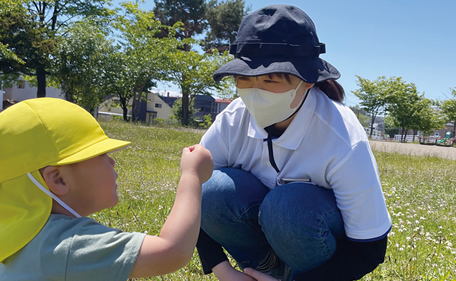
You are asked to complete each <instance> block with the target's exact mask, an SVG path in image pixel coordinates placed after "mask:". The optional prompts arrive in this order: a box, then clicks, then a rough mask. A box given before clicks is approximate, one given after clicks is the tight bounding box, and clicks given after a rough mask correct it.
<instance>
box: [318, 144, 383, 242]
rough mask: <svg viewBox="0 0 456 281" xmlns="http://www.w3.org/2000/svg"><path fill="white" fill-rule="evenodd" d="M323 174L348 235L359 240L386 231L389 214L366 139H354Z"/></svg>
mask: <svg viewBox="0 0 456 281" xmlns="http://www.w3.org/2000/svg"><path fill="white" fill-rule="evenodd" d="M326 176H327V178H328V182H329V185H330V186H331V187H332V189H333V190H334V195H335V197H336V202H337V207H338V208H339V209H340V211H341V214H342V218H343V220H344V226H345V232H346V235H347V237H348V238H349V239H351V240H354V241H360V242H362V241H366V240H367V241H368V240H369V239H372V238H376V237H382V236H383V235H385V234H386V233H388V231H389V229H390V228H391V218H390V216H389V213H388V210H387V208H386V203H385V198H384V196H383V191H382V188H381V184H380V177H379V174H378V168H377V164H376V162H375V158H374V156H373V154H372V151H371V150H370V147H369V143H368V141H361V142H359V143H357V144H356V145H355V146H354V147H353V148H352V149H351V150H350V152H349V153H348V154H347V155H346V156H345V157H344V158H343V159H342V160H341V161H339V162H338V163H336V164H335V165H332V166H330V167H329V168H328V172H327V175H326Z"/></svg>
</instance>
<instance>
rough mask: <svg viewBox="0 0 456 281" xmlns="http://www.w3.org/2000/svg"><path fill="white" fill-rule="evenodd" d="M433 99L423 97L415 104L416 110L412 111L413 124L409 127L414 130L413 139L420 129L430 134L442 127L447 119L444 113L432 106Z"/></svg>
mask: <svg viewBox="0 0 456 281" xmlns="http://www.w3.org/2000/svg"><path fill="white" fill-rule="evenodd" d="M432 104H433V101H432V100H430V99H427V98H424V97H422V99H421V100H419V101H418V102H417V103H416V104H414V108H415V111H414V112H412V118H411V124H410V125H409V128H410V129H412V130H413V140H412V141H415V135H416V134H417V132H418V131H422V132H423V134H426V135H427V134H429V133H430V132H432V131H433V130H434V129H440V128H442V127H443V126H444V124H445V121H444V118H442V115H441V114H440V113H439V112H438V111H436V110H435V109H434V108H432Z"/></svg>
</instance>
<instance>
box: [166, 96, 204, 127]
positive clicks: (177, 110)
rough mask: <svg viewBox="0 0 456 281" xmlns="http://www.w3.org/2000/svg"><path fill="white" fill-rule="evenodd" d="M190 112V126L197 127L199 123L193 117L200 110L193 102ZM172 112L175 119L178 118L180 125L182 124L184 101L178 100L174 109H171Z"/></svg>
mask: <svg viewBox="0 0 456 281" xmlns="http://www.w3.org/2000/svg"><path fill="white" fill-rule="evenodd" d="M189 111H190V116H189V118H188V125H190V126H196V124H197V122H196V119H195V117H193V115H194V114H196V113H197V112H198V109H196V108H195V107H193V101H192V102H190V107H189ZM171 112H172V113H173V116H174V118H176V119H177V120H178V121H179V122H180V123H182V99H177V100H175V101H174V104H173V107H172V108H171Z"/></svg>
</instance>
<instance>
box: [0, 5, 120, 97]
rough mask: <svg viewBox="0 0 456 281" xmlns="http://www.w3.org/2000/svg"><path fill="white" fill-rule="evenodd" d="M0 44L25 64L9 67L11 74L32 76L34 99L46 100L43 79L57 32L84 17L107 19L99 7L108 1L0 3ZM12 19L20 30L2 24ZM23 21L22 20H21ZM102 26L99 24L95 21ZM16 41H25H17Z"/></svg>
mask: <svg viewBox="0 0 456 281" xmlns="http://www.w3.org/2000/svg"><path fill="white" fill-rule="evenodd" d="M1 1H2V2H1V6H2V7H5V9H2V10H1V11H0V19H2V21H1V23H0V24H2V26H1V29H0V30H2V31H5V30H6V31H7V34H1V35H0V42H1V43H3V44H8V45H9V47H10V48H11V50H14V53H15V54H16V55H17V56H18V57H19V58H20V59H22V60H23V61H24V62H25V65H24V66H17V65H11V66H10V68H11V70H10V71H11V72H15V73H25V74H31V73H34V75H35V76H36V81H37V86H38V90H37V96H38V97H44V96H46V76H47V74H48V70H49V68H50V64H51V59H50V54H52V53H53V52H54V51H55V48H56V41H57V40H58V38H59V37H60V36H61V34H59V32H60V31H61V29H63V28H64V27H65V26H67V25H68V24H69V23H70V22H71V21H73V20H75V19H79V18H81V17H86V16H98V17H107V16H109V15H110V13H111V12H110V10H109V9H107V8H105V7H103V6H104V5H105V4H106V3H108V2H109V0H90V1H89V0H45V1H32V0H15V1H11V0H1ZM10 19H14V23H15V24H19V25H20V26H22V28H17V29H16V28H11V27H14V26H15V25H14V24H12V25H9V26H8V25H7V24H5V22H6V21H8V20H10ZM22 19H23V20H22ZM97 22H102V21H97ZM18 38H25V39H26V41H24V40H18Z"/></svg>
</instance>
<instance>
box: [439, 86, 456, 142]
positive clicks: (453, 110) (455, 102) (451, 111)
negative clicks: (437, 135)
mask: <svg viewBox="0 0 456 281" xmlns="http://www.w3.org/2000/svg"><path fill="white" fill-rule="evenodd" d="M451 92H452V94H453V96H454V97H455V98H456V88H454V89H451ZM440 108H441V109H442V111H443V114H444V115H445V117H446V118H445V121H446V122H453V125H454V126H453V138H455V137H456V99H452V100H444V101H443V102H442V104H441V107H440Z"/></svg>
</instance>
